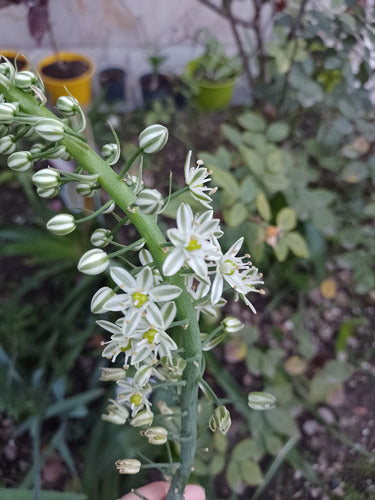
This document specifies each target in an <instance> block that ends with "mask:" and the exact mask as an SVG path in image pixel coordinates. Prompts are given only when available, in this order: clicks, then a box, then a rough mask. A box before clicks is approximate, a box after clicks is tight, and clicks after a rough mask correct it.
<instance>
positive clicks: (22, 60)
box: [0, 49, 29, 71]
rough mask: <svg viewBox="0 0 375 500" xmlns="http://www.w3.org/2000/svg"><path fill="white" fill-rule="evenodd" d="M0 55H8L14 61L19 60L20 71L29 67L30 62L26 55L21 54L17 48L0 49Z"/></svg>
mask: <svg viewBox="0 0 375 500" xmlns="http://www.w3.org/2000/svg"><path fill="white" fill-rule="evenodd" d="M0 55H2V56H4V57H6V58H7V59H9V60H10V62H12V63H14V61H15V60H17V69H18V71H25V70H26V69H29V62H28V60H27V59H26V57H25V56H23V55H22V54H20V53H19V52H18V51H17V50H2V49H0Z"/></svg>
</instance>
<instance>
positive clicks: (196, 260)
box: [187, 252, 208, 278]
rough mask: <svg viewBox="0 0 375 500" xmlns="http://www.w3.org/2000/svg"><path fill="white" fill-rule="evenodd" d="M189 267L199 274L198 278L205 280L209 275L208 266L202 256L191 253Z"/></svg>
mask: <svg viewBox="0 0 375 500" xmlns="http://www.w3.org/2000/svg"><path fill="white" fill-rule="evenodd" d="M187 262H188V265H189V266H190V267H191V268H192V269H193V271H195V272H196V273H197V275H198V276H200V277H202V278H205V277H206V276H207V273H208V269H207V265H206V263H205V261H204V259H203V257H202V254H201V253H200V252H199V253H194V252H190V254H189V259H188V261H187Z"/></svg>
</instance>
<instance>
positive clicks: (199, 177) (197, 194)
mask: <svg viewBox="0 0 375 500" xmlns="http://www.w3.org/2000/svg"><path fill="white" fill-rule="evenodd" d="M190 160H191V151H189V152H188V154H187V157H186V160H185V166H184V173H185V183H186V185H187V186H188V188H189V191H190V193H191V195H192V197H193V198H194V199H196V200H197V201H199V202H200V203H201V204H202V205H204V206H205V207H207V208H211V205H210V203H211V202H212V200H211V198H210V196H209V195H208V194H207V193H206V191H208V193H209V194H213V193H214V192H215V191H216V189H217V188H214V189H211V188H209V187H208V186H205V183H206V182H209V181H210V180H211V177H209V173H208V170H207V168H205V167H202V166H201V165H203V162H202V160H198V162H197V166H196V167H195V168H194V167H190Z"/></svg>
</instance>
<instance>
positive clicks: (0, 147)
mask: <svg viewBox="0 0 375 500" xmlns="http://www.w3.org/2000/svg"><path fill="white" fill-rule="evenodd" d="M16 147H17V141H16V140H15V138H14V135H12V134H11V135H6V136H4V137H2V138H1V139H0V154H1V155H10V154H12V153H14V151H15V150H16Z"/></svg>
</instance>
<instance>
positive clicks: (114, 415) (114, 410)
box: [102, 399, 129, 425]
mask: <svg viewBox="0 0 375 500" xmlns="http://www.w3.org/2000/svg"><path fill="white" fill-rule="evenodd" d="M109 401H110V403H111V404H109V405H108V406H107V408H106V409H107V412H108V414H103V415H102V420H107V421H108V422H111V423H112V424H116V425H123V424H125V422H126V421H127V419H128V417H129V412H128V410H127V408H126V407H125V406H124V405H121V404H120V403H118V402H117V401H115V400H114V399H110V400H109Z"/></svg>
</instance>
